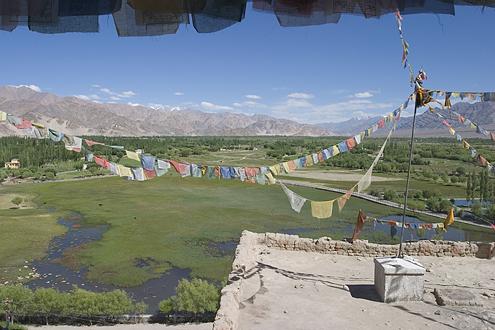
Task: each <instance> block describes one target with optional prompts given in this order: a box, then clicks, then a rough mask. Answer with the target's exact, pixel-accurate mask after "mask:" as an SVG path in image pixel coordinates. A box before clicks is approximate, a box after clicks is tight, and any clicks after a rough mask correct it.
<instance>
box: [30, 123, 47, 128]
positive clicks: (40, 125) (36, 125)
mask: <svg viewBox="0 0 495 330" xmlns="http://www.w3.org/2000/svg"><path fill="white" fill-rule="evenodd" d="M31 125H32V126H34V127H38V128H45V126H44V125H42V124H36V123H31Z"/></svg>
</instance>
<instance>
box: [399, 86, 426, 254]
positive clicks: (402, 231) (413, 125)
mask: <svg viewBox="0 0 495 330" xmlns="http://www.w3.org/2000/svg"><path fill="white" fill-rule="evenodd" d="M419 93H420V91H419V90H418V91H417V92H415V96H416V102H415V103H414V115H413V123H412V131H411V148H410V150H409V168H408V169H407V181H406V195H405V197H404V214H403V215H402V226H401V232H400V244H399V253H398V254H397V258H402V257H403V255H402V240H403V238H404V227H405V225H406V210H407V195H408V193H409V179H410V178H411V162H412V154H413V144H414V127H415V126H416V111H417V110H418V102H420V98H419V95H418V94H419Z"/></svg>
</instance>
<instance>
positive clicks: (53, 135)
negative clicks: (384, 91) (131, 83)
mask: <svg viewBox="0 0 495 330" xmlns="http://www.w3.org/2000/svg"><path fill="white" fill-rule="evenodd" d="M411 97H414V94H412V95H411V96H409V98H408V99H407V101H406V102H405V103H403V104H402V105H401V106H399V107H398V108H397V109H395V110H394V111H393V112H391V113H390V114H389V115H387V116H385V117H384V118H383V119H381V120H380V121H379V122H377V123H375V124H374V125H372V127H370V128H369V129H368V130H366V131H363V132H361V133H360V134H357V135H356V136H354V137H350V138H348V139H346V140H344V141H342V142H340V143H339V144H336V145H334V146H331V147H328V148H325V149H323V150H320V151H318V152H315V153H312V154H309V155H307V156H303V157H300V158H297V159H294V160H289V161H287V162H284V163H281V164H275V165H272V166H262V167H259V168H251V170H249V169H248V168H246V169H243V168H240V167H222V168H220V167H218V166H217V167H213V166H205V165H196V164H187V163H184V162H176V161H172V160H169V161H165V160H159V159H157V158H156V157H154V156H148V155H140V154H138V153H137V152H134V151H129V150H125V148H124V147H123V146H112V145H106V144H104V143H100V142H96V141H91V140H88V139H84V141H85V143H86V145H87V146H88V147H91V146H94V145H103V146H106V147H109V148H114V149H119V150H124V151H125V152H126V156H127V158H128V159H133V160H135V161H138V162H140V165H141V166H142V170H135V168H134V167H127V166H124V167H121V168H120V171H119V167H118V164H115V163H112V162H109V161H108V160H106V159H105V158H103V157H100V156H96V155H94V154H93V153H92V152H91V151H90V150H88V149H86V148H84V147H83V146H82V141H83V139H81V138H79V137H75V136H72V135H67V134H64V133H62V132H58V131H56V130H53V129H50V128H47V127H45V126H44V125H41V124H36V123H31V122H29V121H27V120H24V119H22V118H19V117H15V116H11V115H9V114H7V113H5V112H3V113H2V112H0V119H1V118H5V120H8V121H9V122H10V123H12V124H14V125H15V126H16V127H17V128H19V129H22V130H23V131H26V132H28V133H30V134H33V133H34V134H35V135H36V137H37V138H49V139H50V140H51V141H53V142H60V141H64V144H65V147H66V148H67V149H68V150H73V151H76V152H80V151H83V152H84V157H85V159H86V161H88V162H90V161H93V160H94V161H95V162H96V163H97V164H98V165H100V166H102V167H105V168H107V169H109V170H110V171H111V173H113V174H115V175H120V176H122V177H124V178H126V179H128V180H136V181H143V180H144V179H146V178H148V179H149V178H152V177H155V176H161V175H164V174H165V173H167V172H168V169H169V168H170V167H171V166H173V167H174V169H175V170H176V172H177V173H178V174H181V175H182V176H183V177H185V176H191V177H195V178H196V177H198V178H199V177H202V176H207V177H208V178H216V177H218V178H219V179H220V178H228V179H240V180H241V181H245V182H251V183H254V182H258V183H259V184H265V183H266V182H268V184H273V183H275V182H276V180H275V178H274V176H275V175H279V174H284V173H289V172H291V171H294V170H296V169H299V168H302V167H304V166H311V165H314V164H317V163H320V162H323V161H325V160H327V159H329V158H331V157H335V156H336V155H338V154H339V153H342V152H346V151H348V150H350V149H353V148H355V146H356V145H358V144H360V143H361V142H362V139H363V138H364V137H365V136H370V135H371V133H374V132H376V131H377V130H378V129H381V128H383V127H384V126H385V125H384V123H387V122H390V121H392V119H393V118H395V119H394V123H393V126H392V130H394V129H395V122H396V121H397V120H398V119H399V118H400V113H401V111H402V109H404V108H405V107H407V104H408V102H409V99H411ZM392 130H391V131H390V132H389V134H388V137H390V136H391V134H392ZM121 166H123V165H121ZM139 168H141V167H139ZM221 171H222V173H220V172H221ZM253 171H254V172H253ZM130 173H132V175H131V174H130ZM250 174H251V175H250ZM368 185H369V184H368ZM360 187H361V189H363V190H364V189H365V188H364V186H363V185H362V184H361V185H360ZM340 201H341V203H342V201H343V200H342V199H341V200H340ZM344 204H345V202H344ZM342 207H343V206H342Z"/></svg>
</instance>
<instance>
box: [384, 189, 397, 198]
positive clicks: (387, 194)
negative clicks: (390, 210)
mask: <svg viewBox="0 0 495 330" xmlns="http://www.w3.org/2000/svg"><path fill="white" fill-rule="evenodd" d="M396 198H397V192H396V191H395V190H394V189H392V188H388V189H387V190H385V193H384V194H383V199H386V200H388V201H391V200H394V199H396Z"/></svg>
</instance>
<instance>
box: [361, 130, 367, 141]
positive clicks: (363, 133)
mask: <svg viewBox="0 0 495 330" xmlns="http://www.w3.org/2000/svg"><path fill="white" fill-rule="evenodd" d="M365 136H366V132H365V131H362V132H361V140H362V139H364V137H365Z"/></svg>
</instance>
